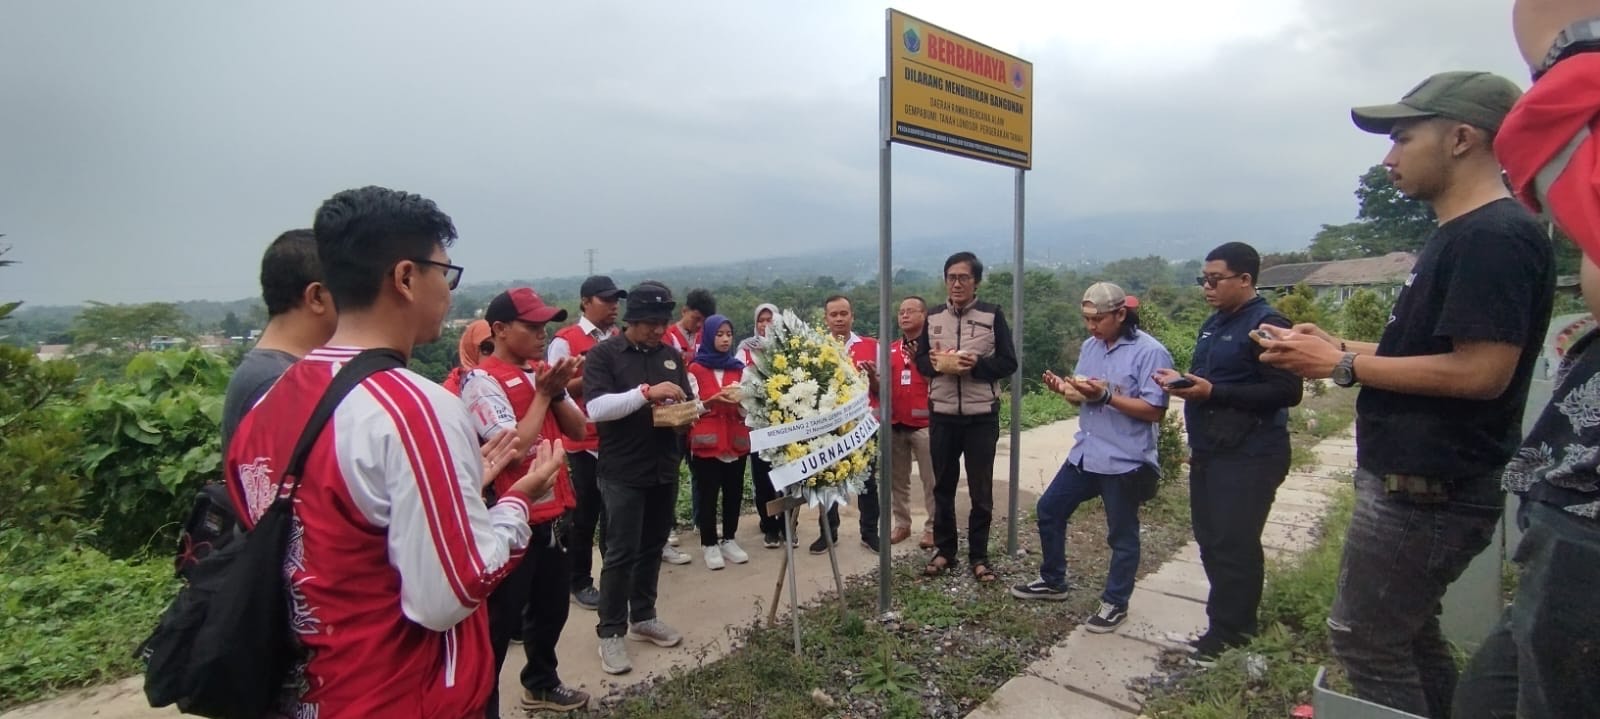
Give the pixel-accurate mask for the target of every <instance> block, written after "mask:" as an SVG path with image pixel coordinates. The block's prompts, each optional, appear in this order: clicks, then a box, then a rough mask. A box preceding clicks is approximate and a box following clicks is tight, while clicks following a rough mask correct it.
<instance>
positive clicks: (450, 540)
mask: <svg viewBox="0 0 1600 719" xmlns="http://www.w3.org/2000/svg"><path fill="white" fill-rule="evenodd" d="M356 352H357V351H356V350H353V349H342V348H323V349H319V350H316V351H314V352H312V353H311V354H310V355H309V356H307V357H306V358H305V359H304V360H302V361H301V362H299V363H297V364H295V365H294V366H292V367H290V368H289V370H288V371H287V372H285V373H284V376H283V377H282V378H281V379H280V380H279V381H278V383H277V384H276V385H274V386H273V388H272V389H271V390H270V391H269V392H268V393H267V395H266V396H265V397H263V398H262V400H261V401H260V402H259V403H258V404H257V405H256V406H255V407H254V408H253V409H252V410H251V411H250V412H249V413H248V414H247V415H246V416H245V418H244V420H243V422H242V423H241V424H240V426H239V430H238V432H237V433H236V434H235V435H234V439H233V442H232V445H231V446H230V447H229V448H228V452H227V461H226V463H225V466H226V471H227V478H228V489H229V492H230V494H231V495H232V497H233V500H234V504H235V506H236V508H237V509H238V510H239V514H240V517H241V518H242V519H243V521H244V522H245V524H246V526H253V525H254V522H255V521H256V520H257V519H258V518H260V516H261V515H262V513H263V512H265V510H266V508H267V506H268V505H270V504H271V502H272V500H273V498H274V490H275V488H276V486H277V483H278V480H279V473H280V472H281V471H282V470H283V469H284V468H285V467H286V466H287V465H288V463H289V457H290V454H291V453H292V452H293V450H294V445H295V442H296V440H298V439H299V435H300V431H301V429H302V428H304V427H305V425H306V422H307V421H308V419H309V418H310V416H311V412H312V409H313V407H315V405H316V403H317V400H318V399H319V398H320V397H321V396H322V394H323V392H324V391H325V390H326V389H327V387H328V385H329V384H331V383H332V381H333V376H334V374H335V373H337V372H338V370H339V368H340V366H341V365H342V364H343V363H344V362H347V361H349V360H350V359H351V358H353V357H354V356H355V355H356ZM482 477H483V465H482V460H481V458H480V456H479V453H478V439H477V433H476V432H475V430H474V428H473V426H472V422H471V420H470V419H469V418H468V417H467V414H466V411H465V409H464V408H463V407H462V404H461V400H460V399H459V398H457V397H456V396H454V395H453V394H451V393H449V392H448V391H446V390H445V389H444V388H442V387H440V386H439V385H437V384H434V383H433V382H431V381H429V380H427V379H425V378H423V377H422V376H420V375H418V374H416V373H414V372H411V371H410V370H405V369H397V370H389V371H384V372H380V373H377V374H374V375H373V376H371V377H369V378H367V379H366V381H364V382H363V383H362V384H361V386H359V387H357V388H356V389H355V390H353V391H352V392H351V393H350V394H349V395H348V396H347V397H346V398H345V399H344V401H343V402H341V403H340V405H339V407H338V409H337V410H336V411H335V412H334V414H333V417H332V419H330V420H329V422H328V425H327V427H326V429H324V430H323V433H322V435H321V437H319V439H318V440H317V442H316V443H315V445H313V447H312V450H311V453H310V456H309V458H308V459H307V462H306V470H305V476H304V477H303V478H302V479H301V482H302V485H301V487H300V491H299V493H298V494H297V495H296V497H295V512H294V519H295V524H294V531H293V533H292V536H291V538H290V546H289V548H288V552H287V556H286V557H285V562H284V571H285V573H286V576H287V577H288V578H289V581H290V583H291V586H292V589H291V591H290V597H289V599H290V601H291V606H292V608H293V609H292V616H291V622H292V624H293V628H294V630H295V632H296V636H297V637H298V639H299V642H300V645H301V647H302V649H303V650H304V656H303V662H302V664H301V665H300V666H299V667H297V672H298V673H299V679H300V680H301V682H300V689H299V696H298V697H294V698H293V700H294V704H295V706H288V707H284V710H285V711H286V712H287V713H288V714H289V715H290V716H317V717H319V718H320V719H330V718H331V717H343V716H350V717H355V716H363V717H365V716H429V717H433V716H438V717H465V716H481V714H482V711H483V707H484V704H485V703H486V701H487V699H488V692H489V687H490V682H491V681H493V680H494V656H493V651H492V649H491V647H490V644H489V636H488V623H487V619H486V616H485V614H484V613H483V612H478V611H476V610H477V609H478V606H479V605H480V604H481V603H482V602H483V601H484V599H486V598H487V597H488V596H489V593H490V592H491V591H493V590H494V588H495V586H496V585H498V584H499V583H500V581H501V580H502V579H504V578H505V576H506V575H507V574H508V573H509V572H510V570H511V569H512V568H513V567H515V565H516V562H518V561H520V560H521V557H522V553H523V550H524V549H525V548H526V547H527V544H528V540H529V535H530V530H529V527H528V508H529V505H530V500H529V498H528V497H526V496H523V495H521V494H518V493H510V494H508V495H507V496H504V497H502V498H501V499H500V500H499V501H498V502H497V503H496V504H495V506H493V507H486V506H485V505H484V502H483V499H482V494H481V491H482V490H481V487H482Z"/></svg>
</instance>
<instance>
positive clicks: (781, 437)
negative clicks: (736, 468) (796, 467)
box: [750, 392, 870, 452]
mask: <svg viewBox="0 0 1600 719" xmlns="http://www.w3.org/2000/svg"><path fill="white" fill-rule="evenodd" d="M868 399H870V397H869V396H868V395H867V393H865V392H863V393H861V394H860V395H859V396H857V397H856V398H855V399H852V400H850V401H849V402H846V403H845V405H844V406H843V407H839V408H837V409H835V410H833V411H832V412H829V413H827V414H823V415H817V416H816V417H807V418H805V419H802V420H800V421H798V422H790V423H788V424H779V425H774V426H771V427H762V428H761V429H752V430H750V451H752V452H760V451H761V450H763V449H772V448H773V447H782V446H783V445H786V444H794V443H795V442H804V441H806V440H808V439H811V438H812V437H820V436H822V435H824V434H827V433H829V432H832V431H834V430H836V429H838V428H840V427H842V426H844V425H845V423H847V422H850V421H851V420H854V419H857V418H859V417H861V416H862V415H864V414H867V413H868V411H869V408H868V407H867V400H868Z"/></svg>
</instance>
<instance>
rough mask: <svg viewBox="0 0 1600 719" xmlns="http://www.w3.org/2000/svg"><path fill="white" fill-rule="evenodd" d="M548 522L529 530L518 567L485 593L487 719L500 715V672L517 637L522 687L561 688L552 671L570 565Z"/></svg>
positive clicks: (564, 621) (564, 613)
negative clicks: (489, 647)
mask: <svg viewBox="0 0 1600 719" xmlns="http://www.w3.org/2000/svg"><path fill="white" fill-rule="evenodd" d="M554 524H555V523H553V522H546V523H544V524H539V525H535V526H534V527H533V537H532V538H531V539H530V540H529V541H528V552H527V554H525V555H523V557H522V563H521V564H519V565H517V568H516V569H513V570H512V571H511V575H510V576H508V577H506V579H505V581H504V582H501V583H500V586H499V587H498V588H496V589H495V590H494V592H493V593H492V594H490V595H489V641H490V643H492V644H493V645H494V673H495V681H494V683H493V684H492V685H491V689H490V692H489V705H488V716H489V717H491V718H498V717H499V716H500V681H499V677H500V668H501V667H502V666H504V665H505V661H506V652H507V650H508V649H509V644H510V642H511V638H512V637H515V636H519V635H520V636H521V638H522V651H523V654H524V655H525V656H526V657H527V660H528V663H527V666H524V667H523V668H522V677H521V679H522V686H524V687H526V688H528V689H530V690H535V691H537V690H541V689H554V688H555V687H558V686H560V685H561V677H560V676H559V675H558V674H557V673H556V663H557V662H556V643H557V642H559V641H560V640H561V630H562V629H564V628H565V627H566V626H567V610H568V609H569V607H570V605H568V604H567V585H566V581H565V580H566V578H567V577H569V576H571V573H572V567H571V565H570V564H569V562H568V561H567V556H568V555H567V551H566V549H565V548H563V547H562V546H561V543H560V542H559V541H552V540H557V539H559V538H560V536H559V535H561V534H562V532H561V531H560V530H552V527H553V525H554Z"/></svg>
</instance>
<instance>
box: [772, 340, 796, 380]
mask: <svg viewBox="0 0 1600 719" xmlns="http://www.w3.org/2000/svg"><path fill="white" fill-rule="evenodd" d="M790 341H791V342H792V341H793V340H790ZM772 368H773V369H775V370H778V371H779V372H782V371H784V370H786V369H789V358H788V357H785V356H783V355H778V356H776V357H773V358H772Z"/></svg>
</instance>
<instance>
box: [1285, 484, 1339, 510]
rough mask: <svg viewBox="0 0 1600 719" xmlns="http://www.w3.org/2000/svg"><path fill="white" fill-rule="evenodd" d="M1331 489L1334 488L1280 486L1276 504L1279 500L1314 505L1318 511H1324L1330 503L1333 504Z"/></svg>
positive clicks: (1303, 505)
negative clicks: (1325, 489)
mask: <svg viewBox="0 0 1600 719" xmlns="http://www.w3.org/2000/svg"><path fill="white" fill-rule="evenodd" d="M1331 490H1332V488H1329V489H1328V490H1327V491H1324V490H1323V489H1320V488H1319V489H1310V490H1307V489H1294V488H1288V487H1279V488H1278V498H1277V500H1276V502H1274V504H1276V503H1277V502H1283V503H1285V504H1294V505H1299V506H1302V507H1312V508H1315V509H1316V510H1318V511H1323V510H1326V509H1327V507H1328V505H1330V504H1333V497H1331V496H1329V495H1328V491H1331Z"/></svg>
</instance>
